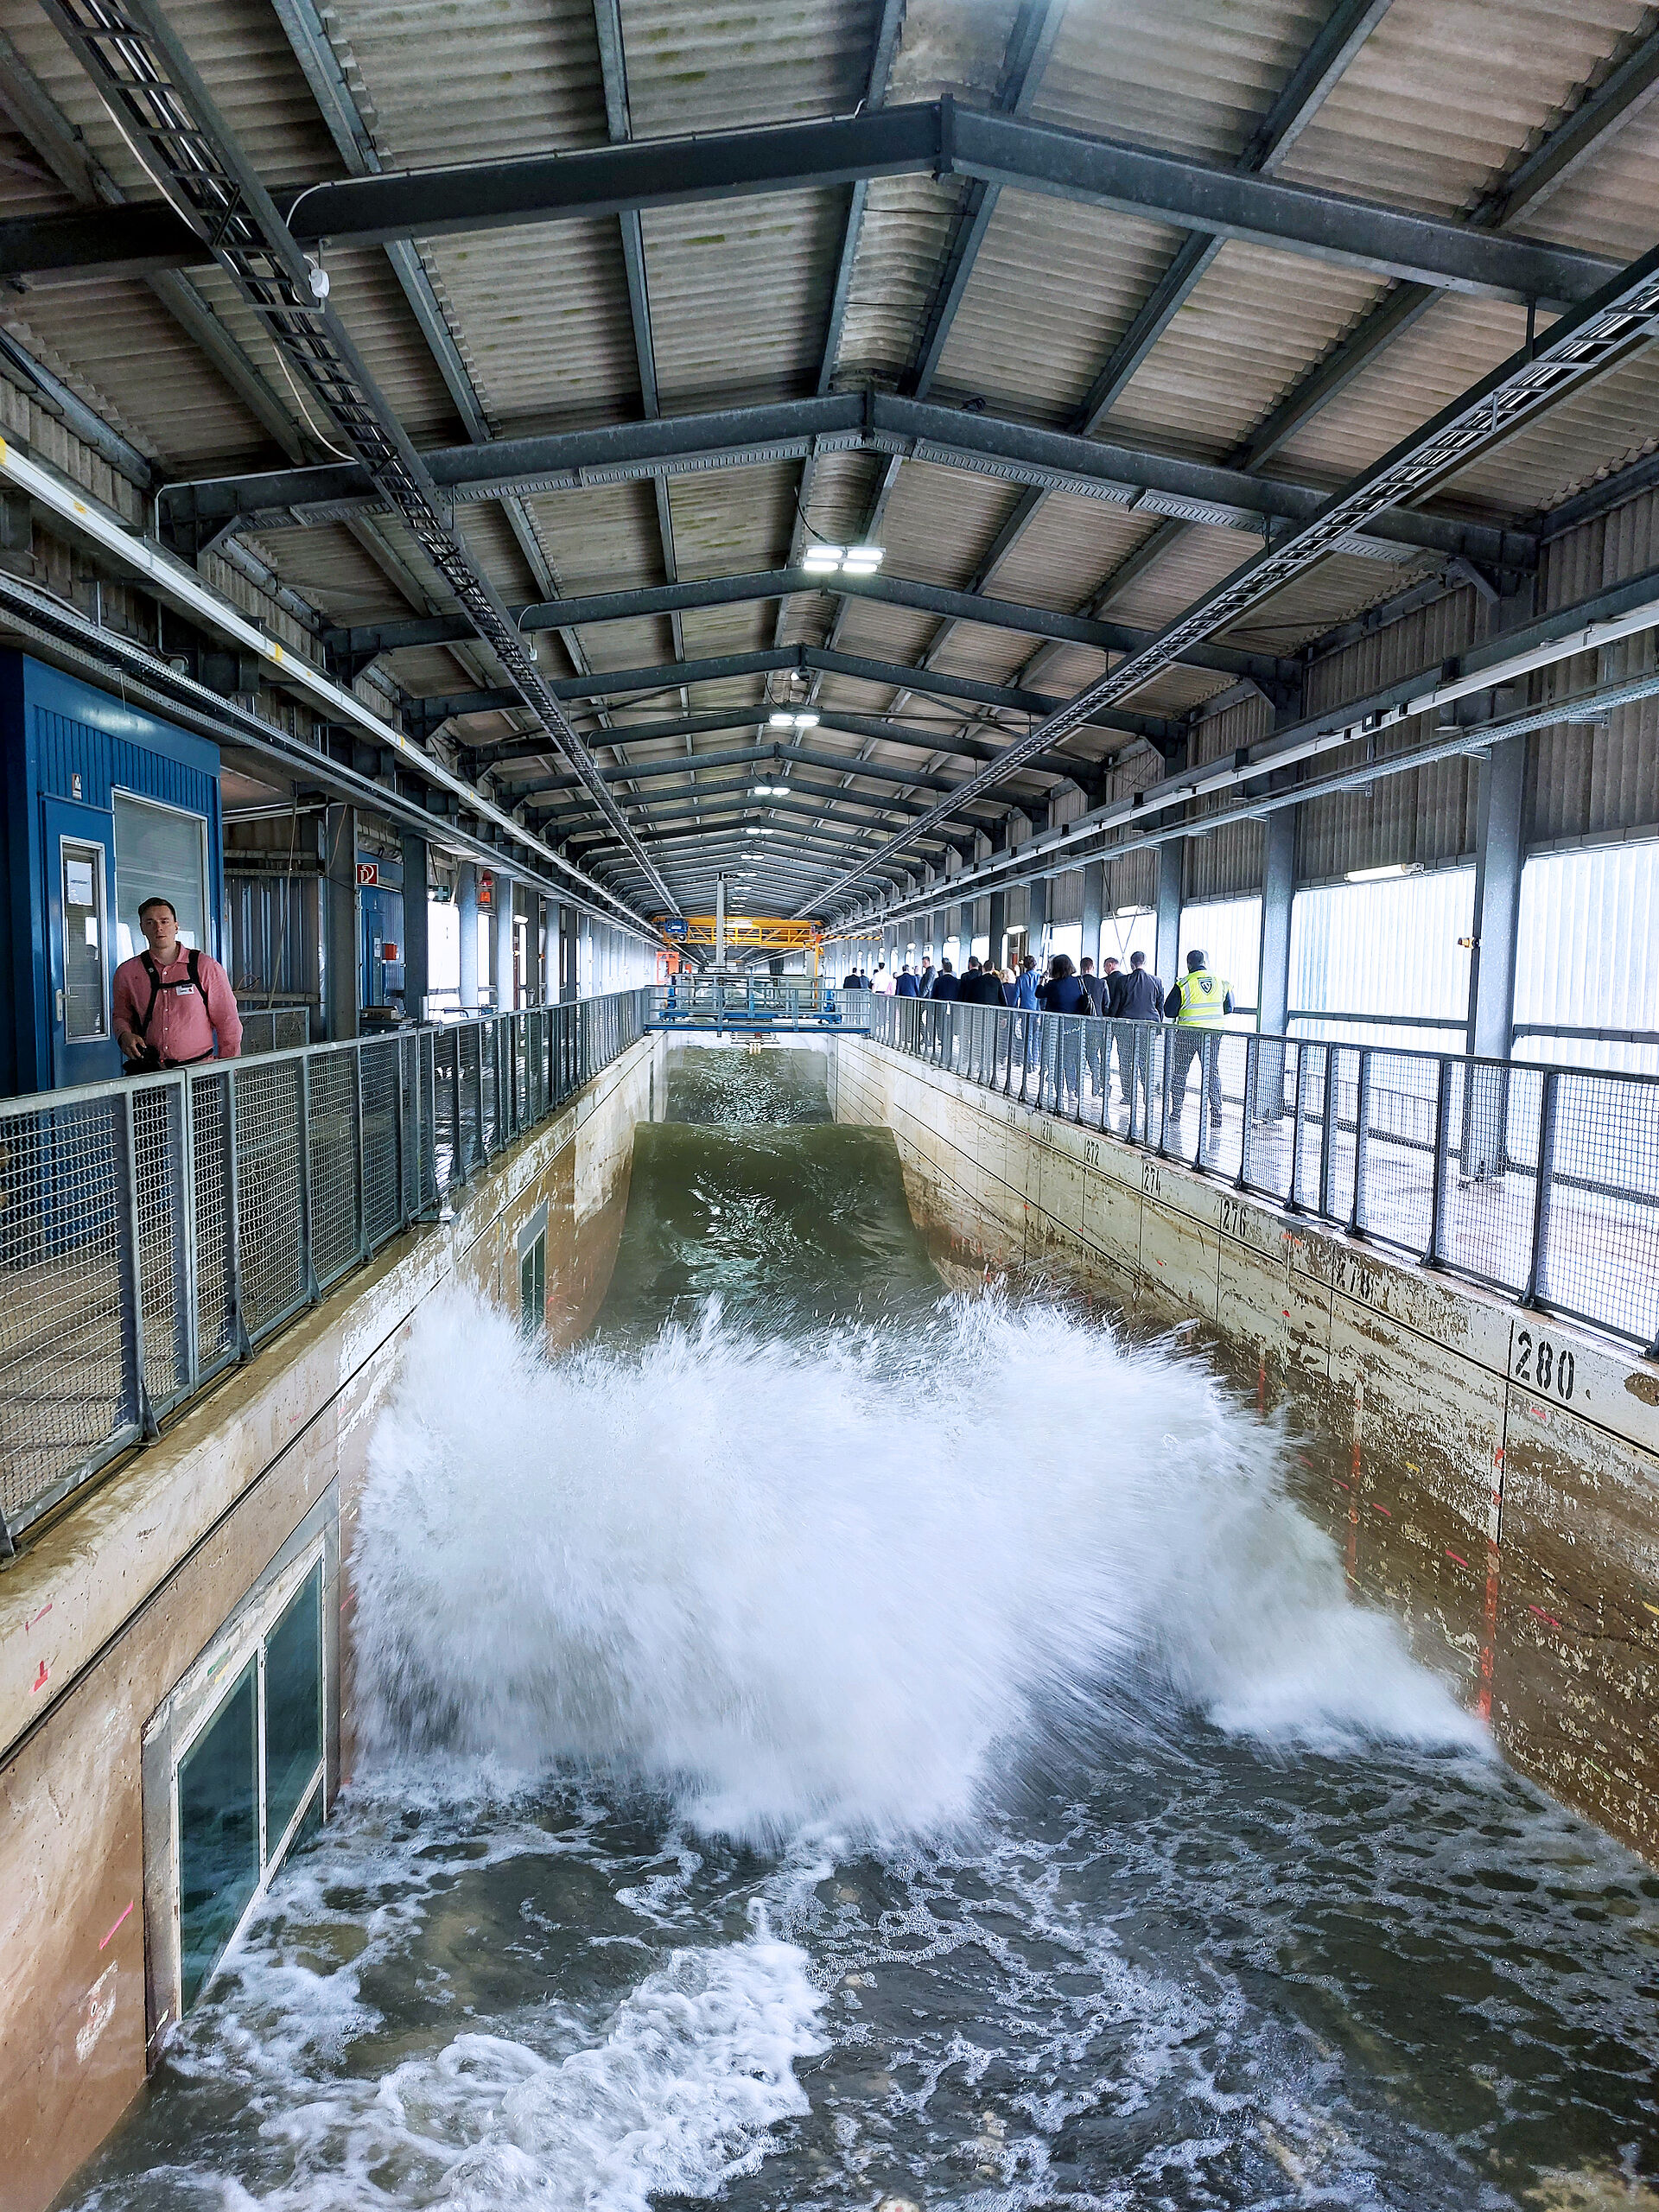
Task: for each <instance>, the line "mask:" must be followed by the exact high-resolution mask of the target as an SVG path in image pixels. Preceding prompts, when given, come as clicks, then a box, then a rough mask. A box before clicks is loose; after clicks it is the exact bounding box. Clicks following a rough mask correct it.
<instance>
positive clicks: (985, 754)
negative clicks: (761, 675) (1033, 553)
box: [418, 695, 1179, 791]
mask: <svg viewBox="0 0 1659 2212" xmlns="http://www.w3.org/2000/svg"><path fill="white" fill-rule="evenodd" d="M473 696H480V695H473ZM418 703H419V704H421V705H423V706H429V705H433V704H436V705H439V706H442V705H445V704H447V703H448V702H445V701H442V700H439V701H436V702H433V701H429V700H423V701H421V702H418ZM818 712H819V714H820V715H821V717H822V719H821V721H820V722H819V725H818V727H819V728H821V729H822V730H823V731H824V732H825V733H826V734H827V733H828V732H829V731H831V730H842V731H844V732H846V733H847V734H848V735H849V736H852V737H869V738H874V739H875V740H876V741H877V742H878V743H879V744H882V745H896V746H900V747H912V748H913V749H914V750H915V751H916V752H918V753H931V754H944V756H945V757H946V758H948V759H954V760H995V759H996V758H997V756H998V754H999V753H1001V750H1002V747H1001V746H1000V745H992V744H990V743H988V741H986V740H985V739H983V738H979V737H971V738H970V737H965V736H962V735H960V734H957V732H955V731H953V730H950V729H944V728H940V729H932V728H929V727H928V726H927V725H926V724H925V723H918V722H894V721H887V720H886V719H885V718H884V717H882V716H880V715H848V714H843V713H842V711H841V709H839V708H838V707H823V708H821V709H818ZM443 719H445V717H443V716H439V717H438V720H440V721H442V720H443ZM764 721H766V708H765V707H764V706H761V707H759V708H750V709H739V710H736V711H734V710H733V709H721V711H720V712H718V713H715V714H707V715H678V716H676V717H673V718H671V719H670V720H667V721H649V722H619V723H616V724H615V725H614V726H613V727H614V733H615V737H616V739H618V740H626V742H627V743H628V744H630V745H644V744H647V743H650V742H651V741H652V740H660V739H663V738H676V737H701V736H706V735H709V734H711V733H714V732H716V731H720V730H732V729H749V730H752V729H753V728H755V727H756V726H757V724H760V723H764ZM427 727H428V728H432V727H435V724H431V723H429V724H428V725H427ZM1162 727H1167V728H1168V729H1169V730H1170V731H1171V732H1172V733H1175V732H1177V731H1178V728H1179V725H1177V724H1174V723H1170V724H1168V725H1165V726H1162ZM588 734H589V736H590V737H593V738H594V740H595V741H598V739H599V738H600V737H601V734H602V735H604V736H606V737H609V736H610V735H611V732H609V731H607V732H604V733H601V732H598V731H589V733H588ZM550 749H551V748H550V747H548V746H547V745H546V744H544V743H543V742H542V741H540V740H538V739H536V738H529V737H520V738H511V739H509V740H507V741H505V743H503V744H499V745H492V746H488V747H481V748H479V749H476V750H473V749H465V758H466V760H467V765H468V766H469V767H471V768H472V769H474V770H478V769H481V768H495V767H501V766H505V765H506V764H507V763H509V762H510V761H513V760H533V759H537V758H539V757H540V756H541V755H542V754H543V753H547V752H549V751H550ZM791 751H792V748H791V747H786V746H785V745H784V744H783V742H782V741H781V740H779V741H777V742H776V743H774V744H772V745H771V746H757V747H753V748H752V749H751V750H748V751H746V752H745V753H744V754H743V756H742V757H743V758H745V759H748V758H751V757H752V758H754V759H757V760H760V759H766V760H773V759H781V758H784V757H785V756H786V755H788V754H790V753H791ZM714 757H715V756H713V755H711V754H708V753H701V754H699V753H677V754H675V755H674V756H673V758H672V759H671V760H667V761H650V760H648V761H642V762H637V763H632V764H630V765H627V766H618V767H611V766H606V767H604V768H603V769H602V770H601V772H602V773H603V774H604V775H605V776H607V778H612V779H614V780H616V781H617V782H619V783H628V782H632V781H634V780H637V779H639V777H641V776H649V775H656V774H662V773H666V772H667V771H668V770H670V769H673V768H682V767H683V766H686V764H687V763H688V762H693V763H695V762H697V761H706V760H710V759H712V758H714ZM721 757H724V756H721ZM731 757H732V758H733V759H736V758H737V757H738V756H737V755H736V754H735V753H734V754H733V755H732V756H731ZM794 757H796V758H799V757H800V756H799V754H798V753H796V754H795V756H794ZM848 764H849V766H851V765H852V759H851V756H850V755H849V756H848ZM1101 766H1102V763H1101V762H1100V761H1098V760H1074V759H1073V758H1072V757H1071V755H1070V754H1068V753H1038V754H1036V755H1035V756H1034V757H1033V759H1032V760H1029V761H1028V762H1027V768H1028V769H1029V770H1030V771H1031V772H1032V773H1033V775H1047V776H1065V777H1069V778H1070V779H1071V780H1072V781H1073V782H1075V783H1077V784H1079V785H1082V786H1083V787H1084V788H1085V789H1086V788H1087V786H1088V784H1089V783H1090V781H1091V780H1092V779H1094V778H1095V777H1096V776H1097V775H1098V774H1099V772H1100V769H1101ZM869 773H870V774H872V775H880V776H887V775H892V776H896V777H899V779H901V780H903V781H905V782H906V783H913V784H917V785H922V786H924V787H925V786H926V785H927V783H928V780H929V779H928V778H927V777H926V776H925V774H924V773H923V772H921V771H920V770H911V769H908V768H898V767H894V766H893V764H892V763H891V762H877V763H874V764H870V765H869ZM579 781H580V779H579V778H577V777H575V776H556V777H554V778H553V779H551V780H550V782H547V783H543V784H538V785H536V786H534V788H536V789H537V790H540V791H554V790H563V789H564V788H565V787H566V786H567V785H575V784H576V783H578V782H579ZM520 788H524V787H523V786H521V787H520ZM939 788H940V789H941V790H949V789H950V785H949V784H946V783H941V784H940V785H939Z"/></svg>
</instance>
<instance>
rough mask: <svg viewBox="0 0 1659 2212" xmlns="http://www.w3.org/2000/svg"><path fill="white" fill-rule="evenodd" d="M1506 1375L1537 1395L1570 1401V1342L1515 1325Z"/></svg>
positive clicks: (1574, 1366)
mask: <svg viewBox="0 0 1659 2212" xmlns="http://www.w3.org/2000/svg"><path fill="white" fill-rule="evenodd" d="M1510 1380H1511V1381H1512V1382H1516V1383H1528V1384H1529V1385H1530V1386H1531V1388H1532V1389H1534V1390H1535V1391H1537V1392H1538V1393H1539V1395H1541V1396H1548V1397H1554V1398H1558V1399H1559V1400H1560V1402H1561V1403H1562V1404H1563V1405H1564V1406H1565V1405H1570V1404H1571V1403H1572V1402H1573V1389H1574V1387H1575V1385H1576V1383H1577V1382H1578V1362H1577V1360H1576V1359H1575V1358H1574V1357H1573V1347H1572V1345H1571V1344H1558V1343H1556V1342H1555V1341H1554V1338H1549V1337H1547V1336H1545V1335H1544V1334H1543V1333H1542V1332H1541V1331H1538V1330H1535V1329H1530V1328H1522V1327H1521V1326H1519V1325H1516V1329H1515V1331H1514V1333H1513V1335H1512V1336H1511V1338H1510Z"/></svg>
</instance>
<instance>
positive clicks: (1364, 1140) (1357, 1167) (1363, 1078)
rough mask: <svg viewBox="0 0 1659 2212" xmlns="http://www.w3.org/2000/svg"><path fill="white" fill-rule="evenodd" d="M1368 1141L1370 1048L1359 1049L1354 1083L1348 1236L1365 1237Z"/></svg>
mask: <svg viewBox="0 0 1659 2212" xmlns="http://www.w3.org/2000/svg"><path fill="white" fill-rule="evenodd" d="M1370 1141H1371V1048H1370V1046H1369V1045H1362V1046H1360V1048H1359V1072H1358V1074H1357V1077H1356V1078H1355V1082H1354V1201H1353V1204H1352V1205H1351V1207H1350V1208H1349V1210H1348V1234H1349V1235H1350V1236H1363V1235H1364V1234H1365V1215H1366V1206H1365V1172H1366V1169H1367V1167H1368V1166H1369V1165H1370Z"/></svg>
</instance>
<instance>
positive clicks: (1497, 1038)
mask: <svg viewBox="0 0 1659 2212" xmlns="http://www.w3.org/2000/svg"><path fill="white" fill-rule="evenodd" d="M1527 744H1528V741H1527V739H1526V738H1524V737H1510V738H1506V739H1505V740H1504V741H1503V743H1502V744H1501V745H1495V746H1494V747H1492V749H1491V753H1490V754H1489V755H1488V757H1487V758H1486V759H1485V760H1483V761H1482V762H1481V764H1480V778H1479V786H1478V798H1477V801H1476V808H1477V811H1476V823H1477V828H1476V846H1475V928H1474V936H1475V949H1474V958H1473V960H1472V961H1471V963H1470V975H1469V1046H1468V1049H1469V1051H1470V1052H1473V1053H1476V1054H1478V1056H1479V1057H1481V1058H1485V1059H1492V1060H1507V1059H1508V1058H1509V1057H1510V1043H1511V1039H1512V1033H1513V1030H1514V1026H1515V967H1516V924H1517V922H1518V920H1519V918H1520V912H1521V868H1522V860H1523V858H1524V845H1523V837H1524V833H1525V828H1526V785H1527Z"/></svg>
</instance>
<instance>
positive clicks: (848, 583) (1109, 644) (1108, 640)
mask: <svg viewBox="0 0 1659 2212" xmlns="http://www.w3.org/2000/svg"><path fill="white" fill-rule="evenodd" d="M810 592H823V593H824V594H827V595H828V596H829V597H832V598H844V599H872V600H877V601H880V602H881V603H882V604H883V605H884V606H887V607H914V608H916V609H918V611H919V612H921V613H927V614H943V615H946V616H949V617H950V619H951V620H955V621H958V622H972V623H977V624H979V625H980V626H982V627H983V628H986V629H995V630H1019V631H1023V632H1025V633H1026V634H1027V636H1030V637H1033V638H1055V639H1062V640H1064V641H1065V643H1067V644H1070V645H1092V646H1094V647H1096V650H1098V651H1099V652H1109V653H1126V652H1138V651H1139V649H1140V648H1141V646H1142V645H1146V644H1147V642H1148V641H1149V640H1150V639H1151V637H1152V634H1153V633H1152V632H1151V631H1150V630H1138V629H1134V628H1132V627H1130V626H1129V625H1128V624H1127V623H1123V622H1095V621H1090V620H1086V619H1085V618H1084V617H1082V616H1078V615H1074V614H1064V613H1058V612H1057V611H1056V610H1054V609H1053V608H1051V607H1026V606H1021V605H1020V604H1018V603H1017V602H1015V601H1012V600H1006V599H991V598H988V597H986V596H985V595H983V594H980V593H976V592H965V591H950V590H947V589H945V588H943V587H941V586H939V585H938V584H927V583H920V582H915V581H913V580H912V579H911V578H909V577H905V576H895V575H874V576H848V575H817V574H815V573H814V572H813V571H811V570H810V569H759V570H756V571H754V572H753V573H752V574H749V575H734V576H705V577H701V578H699V579H698V580H697V581H696V582H692V583H671V584H655V585H648V586H646V587H645V588H643V589H641V590H637V591H613V592H598V593H594V594H592V595H591V596H589V597H586V598H582V599H560V600H556V601H554V602H553V603H552V604H551V605H550V606H540V607H537V606H532V607H524V609H523V610H522V611H521V613H519V615H518V626H519V627H520V629H523V630H542V629H545V628H547V627H548V626H550V624H551V623H552V622H553V621H554V620H557V621H559V622H560V623H569V624H572V625H578V626H582V627H583V628H586V627H587V626H588V624H589V623H600V622H632V621H637V620H639V619H640V618H641V617H645V616H653V615H663V614H671V613H680V612H683V611H684V610H687V609H690V608H693V607H733V606H740V605H742V604H745V603H747V602H749V601H755V600H764V599H783V598H787V597H791V596H793V595H794V594H798V593H810ZM371 634H372V633H371V632H353V631H345V632H340V633H339V639H338V641H337V642H338V646H339V649H340V650H343V651H346V652H361V651H362V650H364V646H363V645H359V644H358V643H357V642H356V640H357V639H358V638H359V637H362V638H363V639H365V643H366V639H367V638H368V636H369V635H371ZM381 634H382V635H383V636H384V634H385V633H384V632H382V633H381ZM378 649H379V650H381V651H384V652H393V651H395V650H396V647H395V646H394V645H391V643H390V642H387V643H385V644H383V645H381V646H380V647H379V648H378ZM1192 665H1193V666H1195V667H1198V668H1207V669H1211V670H1213V671H1217V672H1218V673H1220V674H1223V675H1226V676H1233V677H1249V678H1250V679H1251V680H1253V681H1256V682H1264V683H1274V682H1287V681H1289V680H1290V679H1291V677H1293V676H1294V673H1295V672H1296V671H1297V667H1298V664H1296V663H1295V662H1294V661H1288V660H1285V659H1283V658H1279V657H1277V656H1275V655H1274V654H1271V653H1252V652H1241V651H1239V650H1238V649H1237V648H1236V647H1234V646H1228V645H1211V646H1205V647H1202V648H1200V651H1199V654H1198V656H1197V657H1195V658H1194V660H1193V663H1192Z"/></svg>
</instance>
